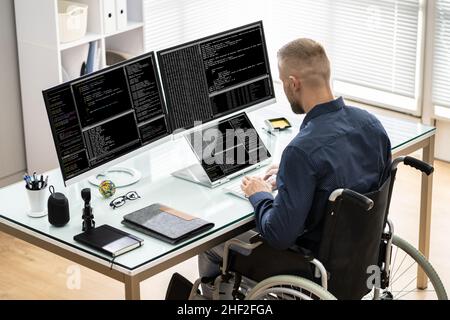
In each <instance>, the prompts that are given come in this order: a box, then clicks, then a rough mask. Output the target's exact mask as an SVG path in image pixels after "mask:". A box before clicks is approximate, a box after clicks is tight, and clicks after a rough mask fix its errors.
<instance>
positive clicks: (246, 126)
mask: <svg viewBox="0 0 450 320" xmlns="http://www.w3.org/2000/svg"><path fill="white" fill-rule="evenodd" d="M188 141H189V143H190V145H191V148H192V150H193V151H194V153H195V155H196V156H197V158H198V159H199V161H200V162H201V164H202V167H203V169H204V170H205V172H206V174H207V175H208V177H209V179H210V181H211V182H215V181H217V180H220V179H223V178H225V177H227V176H229V175H232V174H234V173H237V172H239V171H242V170H245V169H247V168H249V167H251V166H253V165H256V164H258V163H260V162H262V161H264V160H267V159H269V158H270V157H271V155H270V153H269V151H268V150H267V148H266V146H265V145H264V143H263V142H262V140H261V138H260V137H259V135H258V133H257V131H256V129H255V128H254V127H253V125H252V123H251V122H250V120H249V118H248V117H247V114H246V113H241V114H239V115H237V116H235V117H232V118H228V119H226V120H223V121H221V122H219V123H218V124H216V125H213V126H210V127H208V128H206V129H203V130H201V131H196V132H193V133H191V134H190V135H189V136H188Z"/></svg>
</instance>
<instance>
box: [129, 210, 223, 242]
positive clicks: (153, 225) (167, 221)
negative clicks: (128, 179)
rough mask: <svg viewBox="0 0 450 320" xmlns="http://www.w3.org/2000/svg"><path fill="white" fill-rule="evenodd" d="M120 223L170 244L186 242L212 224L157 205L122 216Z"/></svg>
mask: <svg viewBox="0 0 450 320" xmlns="http://www.w3.org/2000/svg"><path fill="white" fill-rule="evenodd" d="M122 223H123V224H124V225H125V226H127V227H129V228H131V229H134V230H136V231H139V232H142V233H144V234H147V235H149V236H152V237H154V238H157V239H159V240H162V241H165V242H168V243H170V244H177V243H179V242H183V241H186V240H188V239H190V238H192V237H194V236H196V235H198V234H200V233H202V232H205V231H207V230H209V229H211V228H213V227H214V224H213V223H211V222H208V221H205V220H202V219H200V218H196V217H193V216H191V215H189V214H186V213H184V212H180V211H178V210H175V209H172V208H169V207H167V206H164V205H161V204H159V203H157V204H153V205H151V206H148V207H146V208H144V209H141V210H138V211H136V212H133V213H130V214H128V215H126V216H124V220H123V221H122Z"/></svg>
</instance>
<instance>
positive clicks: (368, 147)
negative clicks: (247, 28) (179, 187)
mask: <svg viewBox="0 0 450 320" xmlns="http://www.w3.org/2000/svg"><path fill="white" fill-rule="evenodd" d="M278 62H279V65H278V66H279V74H280V80H281V81H282V83H283V88H284V92H285V94H286V97H287V99H288V101H289V103H290V105H291V108H292V111H293V112H294V113H295V114H306V116H305V119H304V121H303V123H302V125H301V129H300V132H299V133H298V135H297V136H296V137H295V138H294V139H293V140H292V142H291V143H290V144H289V145H288V146H287V148H286V149H285V150H284V152H283V156H282V158H281V162H280V165H279V166H273V167H271V168H270V169H269V171H268V172H267V175H266V176H265V177H264V178H260V177H246V178H244V180H243V182H242V189H243V191H244V192H245V193H246V195H247V196H248V198H249V200H250V202H251V204H252V205H253V207H254V210H255V218H256V228H257V230H258V232H259V233H260V234H261V236H262V237H263V238H264V240H265V242H266V243H267V244H268V245H269V246H270V247H272V248H274V249H278V250H285V249H288V248H291V247H293V246H294V245H295V244H300V245H301V246H302V247H303V248H306V249H309V250H311V251H312V252H313V253H316V252H317V250H318V247H319V243H320V240H321V237H322V231H323V220H324V219H323V218H324V214H325V211H326V205H327V200H328V197H329V196H330V194H331V193H332V192H333V191H334V190H335V189H338V188H344V187H345V188H349V189H352V190H355V191H357V192H360V193H367V192H369V191H372V190H376V189H378V188H379V187H380V186H381V185H382V184H383V182H384V181H385V180H386V178H387V170H386V168H388V167H389V164H390V161H391V145H390V141H389V138H388V136H387V134H386V132H385V130H384V128H383V126H382V125H381V123H380V122H379V120H378V119H377V118H376V117H375V116H373V115H371V114H370V113H368V112H366V111H364V110H361V109H358V108H354V107H348V106H346V105H345V102H344V100H343V99H342V98H338V99H335V97H334V95H333V92H332V89H331V85H330V75H331V70H330V61H329V59H328V57H327V54H326V52H325V50H324V48H323V47H322V46H321V45H320V44H319V43H317V42H315V41H313V40H309V39H298V40H295V41H293V42H291V43H288V44H287V45H285V46H284V47H283V48H281V49H280V50H279V52H278ZM273 175H276V177H277V179H276V181H275V182H274V183H273V185H270V184H269V183H268V182H267V181H266V180H268V178H270V177H271V176H273ZM273 188H276V189H278V195H277V196H276V197H275V198H274V197H273V196H272V194H271V192H272V189H273ZM244 237H245V235H244ZM275 252H276V250H274V251H273V253H275ZM222 255H223V245H222V246H219V247H216V248H214V249H212V250H210V251H208V252H205V253H204V254H202V255H200V256H199V272H200V276H202V277H210V278H213V277H215V276H217V275H218V274H220V270H219V267H218V266H219V264H220V263H221V262H222ZM272 259H273V257H271V256H267V257H265V260H268V261H266V262H265V264H267V263H269V261H270V260H272ZM260 262H261V263H264V262H263V261H260ZM259 266H261V264H259ZM203 287H204V291H205V292H204V294H205V295H206V296H208V295H209V293H208V287H207V286H203Z"/></svg>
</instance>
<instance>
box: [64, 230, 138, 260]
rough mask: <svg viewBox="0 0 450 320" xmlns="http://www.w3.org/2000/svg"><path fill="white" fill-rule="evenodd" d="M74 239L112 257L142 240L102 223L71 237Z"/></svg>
mask: <svg viewBox="0 0 450 320" xmlns="http://www.w3.org/2000/svg"><path fill="white" fill-rule="evenodd" d="M73 239H74V240H75V241H78V242H80V243H83V244H85V245H87V246H89V247H92V248H94V249H97V250H99V251H101V252H103V253H105V254H107V255H109V256H111V257H113V258H115V257H117V256H120V255H122V254H124V253H126V252H128V251H131V250H133V249H136V248H138V247H140V246H142V244H143V242H144V240H142V239H140V238H138V237H135V236H133V235H131V234H129V233H126V232H124V231H122V230H119V229H116V228H114V227H111V226H109V225H106V224H105V225H103V226H100V227H98V228H95V229H92V230H90V231H89V232H83V233H80V234H79V235H76V236H75V237H73Z"/></svg>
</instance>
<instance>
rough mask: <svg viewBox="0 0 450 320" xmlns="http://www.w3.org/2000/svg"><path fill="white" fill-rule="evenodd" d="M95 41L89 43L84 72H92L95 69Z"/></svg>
mask: <svg viewBox="0 0 450 320" xmlns="http://www.w3.org/2000/svg"><path fill="white" fill-rule="evenodd" d="M97 50H98V49H97V41H93V42H90V43H89V52H88V57H87V62H86V73H87V74H89V73H92V72H94V71H96V69H95V68H96V59H97Z"/></svg>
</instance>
